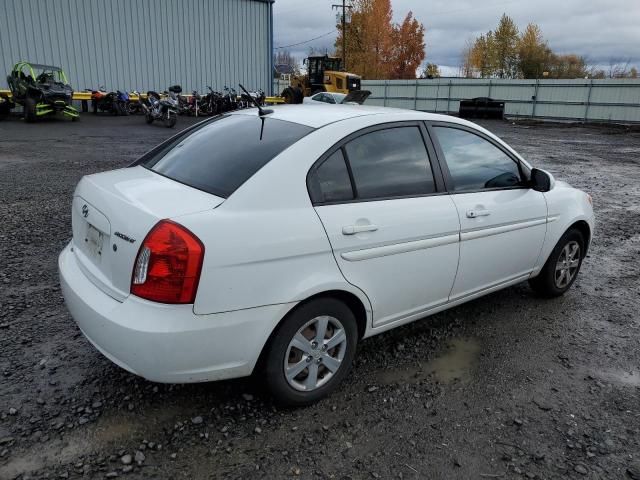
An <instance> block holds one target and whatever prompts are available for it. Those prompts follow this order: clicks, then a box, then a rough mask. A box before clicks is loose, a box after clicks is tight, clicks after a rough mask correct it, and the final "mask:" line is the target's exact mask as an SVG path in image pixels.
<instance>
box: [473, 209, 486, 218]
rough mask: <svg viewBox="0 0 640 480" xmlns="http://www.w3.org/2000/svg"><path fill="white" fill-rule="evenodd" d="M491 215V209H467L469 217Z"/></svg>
mask: <svg viewBox="0 0 640 480" xmlns="http://www.w3.org/2000/svg"><path fill="white" fill-rule="evenodd" d="M488 215H491V212H490V211H489V210H467V218H476V217H486V216H488Z"/></svg>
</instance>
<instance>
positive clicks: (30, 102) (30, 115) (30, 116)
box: [24, 97, 37, 123]
mask: <svg viewBox="0 0 640 480" xmlns="http://www.w3.org/2000/svg"><path fill="white" fill-rule="evenodd" d="M36 118H37V115H36V100H35V99H34V98H31V97H27V98H26V99H25V101H24V119H25V121H26V122H28V123H32V122H35V121H36Z"/></svg>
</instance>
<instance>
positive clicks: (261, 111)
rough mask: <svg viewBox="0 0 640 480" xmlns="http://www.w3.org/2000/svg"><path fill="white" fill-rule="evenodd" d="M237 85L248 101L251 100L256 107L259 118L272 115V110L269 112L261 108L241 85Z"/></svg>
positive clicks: (267, 109)
mask: <svg viewBox="0 0 640 480" xmlns="http://www.w3.org/2000/svg"><path fill="white" fill-rule="evenodd" d="M238 85H240V88H241V89H242V91H243V92H244V93H245V94H246V95H247V97H249V100H251V102H252V103H253V104H254V105H255V106H256V107H258V115H260V116H261V117H264V116H265V115H269V114H270V113H273V110H271V109H269V108H262V106H261V105H260V103H258V100H256V99H255V98H253V96H252V95H251V94H250V93H249V92H248V91H247V89H246V88H244V86H243V85H242V84H241V83H239V84H238Z"/></svg>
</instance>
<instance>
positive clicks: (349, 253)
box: [309, 123, 460, 327]
mask: <svg viewBox="0 0 640 480" xmlns="http://www.w3.org/2000/svg"><path fill="white" fill-rule="evenodd" d="M396 125H397V124H396ZM425 136H426V130H425V129H424V126H421V125H420V124H406V123H403V124H400V125H399V126H394V127H393V128H390V127H389V126H386V127H377V128H375V129H368V130H367V131H365V132H364V133H362V134H361V135H359V136H356V137H355V138H351V139H348V140H347V142H346V143H345V144H344V145H341V146H340V147H339V148H337V149H335V151H333V152H332V153H331V152H330V154H329V155H328V156H327V157H326V158H325V159H324V160H321V161H320V162H319V164H317V165H316V166H315V167H314V169H313V170H312V172H311V174H310V176H309V188H310V192H311V196H312V200H313V201H314V205H315V208H316V211H317V213H318V215H319V217H320V219H321V220H322V223H323V225H324V227H325V230H326V232H327V235H328V238H329V241H330V243H331V246H332V248H333V253H334V256H335V259H336V262H337V263H338V266H339V267H340V270H341V271H342V273H343V275H344V277H345V278H346V280H347V281H348V282H350V283H352V284H353V285H356V286H357V287H359V288H360V289H361V290H362V291H364V292H365V294H366V295H367V296H368V297H369V300H370V301H371V304H372V307H373V326H374V327H377V326H381V325H384V324H386V323H389V322H392V321H396V320H402V319H406V318H408V317H410V316H411V315H415V314H419V313H420V312H423V311H425V310H427V309H429V308H431V307H433V306H436V305H439V304H442V303H445V302H446V301H447V300H448V296H449V292H450V291H451V287H452V286H453V281H454V279H455V275H456V268H457V265H458V248H459V229H460V225H459V221H458V215H457V212H456V207H455V205H454V203H453V201H452V199H451V198H450V196H449V195H446V194H443V193H444V192H443V190H444V189H443V183H442V180H441V177H440V176H439V175H440V174H439V170H438V166H437V164H436V162H435V161H434V162H433V163H434V168H432V162H431V161H430V156H429V154H428V149H427V147H426V144H425V141H424V138H425ZM434 170H435V172H434ZM434 173H435V175H434Z"/></svg>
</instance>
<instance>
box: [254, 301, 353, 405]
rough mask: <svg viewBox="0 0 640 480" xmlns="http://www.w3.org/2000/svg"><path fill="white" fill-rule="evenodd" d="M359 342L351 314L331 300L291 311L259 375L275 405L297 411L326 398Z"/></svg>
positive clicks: (272, 342) (350, 359)
mask: <svg viewBox="0 0 640 480" xmlns="http://www.w3.org/2000/svg"><path fill="white" fill-rule="evenodd" d="M357 342H358V327H357V325H356V319H355V316H354V315H353V312H352V311H351V309H349V307H348V306H347V305H345V304H344V303H342V302H341V301H339V300H336V299H334V298H318V299H315V300H311V301H310V302H308V303H305V304H303V305H301V306H300V307H298V308H297V309H296V310H294V311H293V312H292V313H291V314H289V315H288V316H287V318H286V319H285V320H284V321H283V322H282V323H281V324H280V326H279V327H278V329H277V330H276V332H275V334H274V335H273V338H272V339H271V341H270V344H269V345H268V347H267V350H266V355H265V360H264V374H265V379H266V382H267V387H268V388H269V390H270V391H271V393H272V394H273V396H274V398H275V399H276V401H278V402H279V403H281V404H284V405H290V406H302V405H309V404H311V403H314V402H316V401H318V400H320V399H321V398H324V397H326V396H327V395H329V394H330V393H331V392H332V391H334V390H335V389H336V387H337V386H338V385H339V384H340V382H341V381H342V380H343V379H344V378H345V377H346V376H347V374H348V373H349V371H350V370H351V364H352V361H353V358H354V356H355V351H356V344H357Z"/></svg>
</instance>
